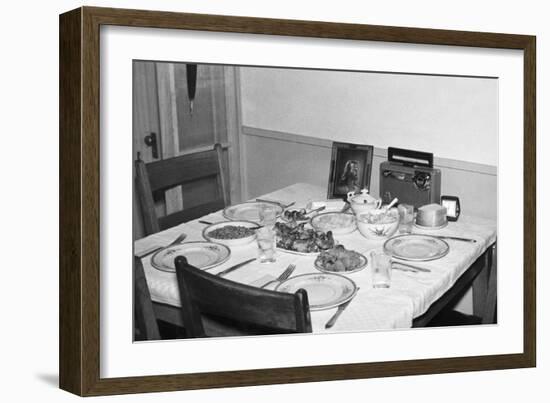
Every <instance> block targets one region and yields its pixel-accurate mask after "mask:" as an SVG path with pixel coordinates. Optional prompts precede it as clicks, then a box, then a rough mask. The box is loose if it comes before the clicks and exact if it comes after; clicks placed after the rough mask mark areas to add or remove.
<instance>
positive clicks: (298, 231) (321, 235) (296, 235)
mask: <svg viewBox="0 0 550 403" xmlns="http://www.w3.org/2000/svg"><path fill="white" fill-rule="evenodd" d="M275 235H276V242H277V244H276V246H277V249H278V250H280V251H283V252H288V253H294V254H298V255H306V256H314V255H317V254H318V253H319V252H321V251H323V250H327V249H330V248H332V247H334V245H335V244H336V242H335V240H334V237H333V236H332V232H331V231H328V232H324V231H319V230H315V229H313V228H312V227H311V226H306V223H300V224H298V223H296V222H290V223H282V222H278V223H276V224H275Z"/></svg>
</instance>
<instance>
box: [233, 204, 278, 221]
mask: <svg viewBox="0 0 550 403" xmlns="http://www.w3.org/2000/svg"><path fill="white" fill-rule="evenodd" d="M264 207H268V208H273V209H274V210H275V211H276V213H277V217H279V216H280V215H281V213H282V212H283V206H281V205H280V204H277V203H271V202H257V201H253V202H245V203H241V204H236V205H234V206H229V207H226V208H225V209H224V210H223V216H224V217H225V218H227V219H228V220H232V221H253V222H255V223H261V222H260V221H261V220H260V211H261V210H262V208H264Z"/></svg>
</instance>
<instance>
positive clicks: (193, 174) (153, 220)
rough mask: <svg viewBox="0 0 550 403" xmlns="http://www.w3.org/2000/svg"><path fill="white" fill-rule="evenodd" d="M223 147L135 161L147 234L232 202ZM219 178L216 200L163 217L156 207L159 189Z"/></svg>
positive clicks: (218, 146)
mask: <svg viewBox="0 0 550 403" xmlns="http://www.w3.org/2000/svg"><path fill="white" fill-rule="evenodd" d="M222 160H223V159H222V146H221V145H220V144H216V145H214V149H212V150H208V151H202V152H197V153H194V154H188V155H182V156H179V157H174V158H169V159H166V160H161V161H155V162H151V163H148V164H146V163H145V162H143V161H142V160H141V159H138V160H136V162H135V172H136V193H137V195H138V197H139V202H140V206H141V211H142V217H143V227H144V230H145V235H150V234H153V233H156V232H159V231H161V230H163V229H166V228H169V227H173V226H175V225H179V224H181V223H182V222H186V221H190V220H193V219H196V218H199V217H202V216H204V215H206V214H209V213H212V212H214V211H217V210H220V209H222V208H224V207H225V206H227V205H228V204H229V196H228V187H227V186H226V183H225V179H224V175H223V164H222ZM209 177H211V178H215V180H216V185H217V195H216V196H215V199H214V200H204V203H202V204H201V205H199V206H191V207H186V206H184V208H183V210H181V211H177V212H174V213H171V214H169V215H167V216H164V217H159V216H158V215H157V211H156V208H155V199H154V196H153V194H154V193H155V192H159V191H164V190H168V189H171V188H175V187H177V186H181V187H182V191H183V192H185V189H186V185H189V184H191V183H192V182H195V181H200V180H201V179H204V178H209Z"/></svg>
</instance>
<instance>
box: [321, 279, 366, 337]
mask: <svg viewBox="0 0 550 403" xmlns="http://www.w3.org/2000/svg"><path fill="white" fill-rule="evenodd" d="M358 292H359V287H357V289H356V290H355V294H353V296H352V297H351V298H350V299H349V301H347V302H344V303H343V304H341V305H339V306H338V310H337V311H336V313H335V314H334V315H332V318H330V319H329V320H328V322H327V323H326V325H325V329H330V328H331V327H332V326H334V324H335V323H336V321H337V320H338V318H339V317H340V315H341V314H342V312H344V310H345V309H346V308H347V307H348V305H349V304H350V303H351V301H353V299H354V298H355V296H356V295H357V293H358Z"/></svg>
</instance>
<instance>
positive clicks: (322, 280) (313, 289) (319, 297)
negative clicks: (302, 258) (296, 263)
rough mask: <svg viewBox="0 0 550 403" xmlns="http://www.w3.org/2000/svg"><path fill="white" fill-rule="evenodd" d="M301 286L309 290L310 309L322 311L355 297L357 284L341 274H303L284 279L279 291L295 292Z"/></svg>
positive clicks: (278, 287) (278, 288)
mask: <svg viewBox="0 0 550 403" xmlns="http://www.w3.org/2000/svg"><path fill="white" fill-rule="evenodd" d="M300 288H303V289H304V290H306V291H307V297H308V301H309V309H310V310H312V311H320V310H323V309H330V308H334V307H336V306H338V305H340V304H343V303H344V302H347V301H349V300H350V299H351V298H353V295H354V294H355V290H356V288H357V286H356V285H355V282H354V281H353V280H350V279H349V278H347V277H344V276H341V275H339V274H332V273H320V274H318V273H314V274H311V273H310V274H302V275H299V276H295V277H291V278H289V279H288V280H286V281H283V282H282V283H281V284H279V285H278V286H277V288H276V290H277V291H280V292H287V293H290V294H293V293H295V292H296V291H298V290H299V289H300Z"/></svg>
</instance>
